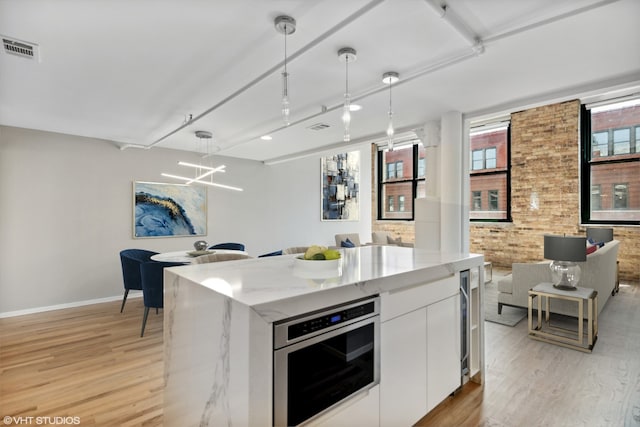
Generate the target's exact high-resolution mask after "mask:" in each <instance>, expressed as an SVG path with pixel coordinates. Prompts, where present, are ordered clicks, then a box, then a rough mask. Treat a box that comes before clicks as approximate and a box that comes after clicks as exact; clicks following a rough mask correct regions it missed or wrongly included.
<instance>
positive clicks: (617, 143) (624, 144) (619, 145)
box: [613, 128, 631, 156]
mask: <svg viewBox="0 0 640 427" xmlns="http://www.w3.org/2000/svg"><path fill="white" fill-rule="evenodd" d="M630 134H631V129H629V128H627V129H616V130H614V131H613V155H614V156H615V155H617V154H629V153H630V152H631V149H630V148H631V146H630V142H631V138H630V136H631V135H630Z"/></svg>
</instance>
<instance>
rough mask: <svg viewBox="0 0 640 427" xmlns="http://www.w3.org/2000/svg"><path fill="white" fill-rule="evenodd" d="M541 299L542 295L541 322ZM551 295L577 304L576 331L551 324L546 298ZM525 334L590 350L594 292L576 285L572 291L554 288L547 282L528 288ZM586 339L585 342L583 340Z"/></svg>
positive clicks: (593, 336) (595, 311) (594, 324)
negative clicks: (535, 305)
mask: <svg viewBox="0 0 640 427" xmlns="http://www.w3.org/2000/svg"><path fill="white" fill-rule="evenodd" d="M536 297H537V298H538V301H537V302H538V304H537V310H538V316H537V317H538V319H537V324H536V325H535V326H534V325H533V300H534V298H536ZM542 298H546V304H545V310H544V312H545V319H544V322H543V321H542ZM552 298H557V299H564V300H568V301H575V302H576V303H577V304H578V319H577V320H578V330H577V331H575V330H573V329H568V328H562V327H559V326H554V325H552V324H551V321H550V313H549V300H551V299H552ZM585 301H586V303H587V331H586V337H585V331H584V302H585ZM528 305H529V307H528V322H529V337H530V338H533V339H536V340H539V341H544V342H548V343H552V344H557V345H561V346H563V347H568V348H572V349H574V350H579V351H584V352H587V353H591V351H592V350H593V346H594V345H595V343H596V340H597V339H598V309H597V307H598V292H597V291H595V290H593V289H591V288H581V287H578V288H577V289H576V290H575V291H564V290H561V289H556V288H554V287H553V284H551V283H540V284H538V285H536V286H535V287H533V289H530V290H529V304H528ZM585 338H586V342H585Z"/></svg>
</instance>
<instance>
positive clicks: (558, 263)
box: [544, 235, 587, 291]
mask: <svg viewBox="0 0 640 427" xmlns="http://www.w3.org/2000/svg"><path fill="white" fill-rule="evenodd" d="M544 257H545V258H546V259H550V260H552V262H551V264H550V265H549V267H550V268H551V276H552V277H553V287H554V288H556V289H562V290H565V291H575V290H576V288H577V286H578V282H579V281H580V266H579V265H578V264H576V262H578V261H586V260H587V239H586V237H567V236H553V235H545V236H544Z"/></svg>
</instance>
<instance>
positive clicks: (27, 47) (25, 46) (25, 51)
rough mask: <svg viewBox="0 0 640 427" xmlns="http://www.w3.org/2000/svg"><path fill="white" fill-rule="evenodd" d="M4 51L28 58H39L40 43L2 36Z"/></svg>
mask: <svg viewBox="0 0 640 427" xmlns="http://www.w3.org/2000/svg"><path fill="white" fill-rule="evenodd" d="M2 44H3V46H4V51H5V52H6V53H10V54H12V55H16V56H20V57H22V58H28V59H38V45H37V44H35V43H29V42H25V41H21V40H15V39H11V38H9V37H2Z"/></svg>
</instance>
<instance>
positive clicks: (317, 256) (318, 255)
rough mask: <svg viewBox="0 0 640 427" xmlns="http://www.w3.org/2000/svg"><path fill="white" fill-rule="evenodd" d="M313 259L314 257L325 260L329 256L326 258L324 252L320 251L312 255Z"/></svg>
mask: <svg viewBox="0 0 640 427" xmlns="http://www.w3.org/2000/svg"><path fill="white" fill-rule="evenodd" d="M311 259H313V260H325V259H327V258H325V256H324V254H323V253H322V252H318V253H317V254H314V255H313V257H311Z"/></svg>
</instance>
